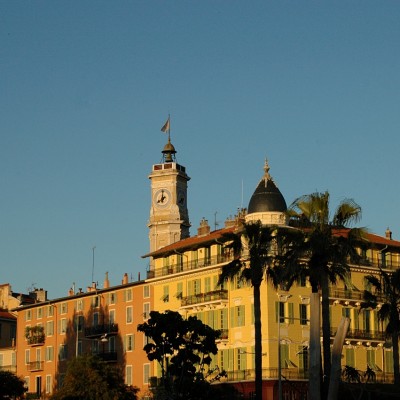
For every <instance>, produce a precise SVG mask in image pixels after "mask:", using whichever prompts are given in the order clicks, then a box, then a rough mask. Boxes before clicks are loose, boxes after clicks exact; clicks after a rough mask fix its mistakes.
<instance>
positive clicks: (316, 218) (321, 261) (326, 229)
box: [280, 192, 365, 400]
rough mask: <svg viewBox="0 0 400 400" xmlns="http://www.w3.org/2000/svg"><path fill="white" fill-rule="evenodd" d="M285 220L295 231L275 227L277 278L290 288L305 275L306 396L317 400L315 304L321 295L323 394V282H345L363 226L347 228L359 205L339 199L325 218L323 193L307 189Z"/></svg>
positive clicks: (326, 324) (326, 344) (326, 331)
mask: <svg viewBox="0 0 400 400" xmlns="http://www.w3.org/2000/svg"><path fill="white" fill-rule="evenodd" d="M288 213H289V216H290V217H291V223H292V225H293V226H294V227H297V228H299V229H286V230H280V240H281V246H282V249H283V251H282V252H281V254H280V264H281V267H280V269H281V272H282V279H283V280H284V281H286V282H287V284H288V286H289V287H290V286H291V285H292V284H293V283H295V282H296V281H297V282H299V281H300V280H303V279H304V278H308V279H309V282H310V285H311V292H312V294H311V299H310V308H311V309H310V314H311V321H310V369H309V370H310V382H311V381H312V382H313V384H312V385H310V398H311V400H314V399H318V398H319V397H320V393H318V391H319V390H318V386H319V384H318V382H320V380H321V379H320V378H321V377H320V364H319V360H320V344H319V326H320V323H319V313H320V310H319V307H320V293H321V297H322V336H323V356H324V357H323V359H324V376H325V377H326V378H325V379H324V393H325V394H327V392H328V386H329V381H328V379H329V377H330V370H331V350H330V320H329V284H330V283H331V284H335V283H336V282H337V280H338V279H340V280H344V281H346V279H347V277H348V273H349V270H350V265H349V262H352V263H357V262H358V261H359V259H360V256H359V255H358V253H357V245H359V244H360V241H361V240H362V239H363V236H364V232H365V231H364V229H362V228H352V229H350V228H349V225H351V224H352V223H354V222H357V221H358V220H359V219H360V217H361V207H360V206H359V205H358V204H356V203H355V202H354V201H353V200H349V199H346V200H344V201H342V202H341V203H340V204H339V206H338V207H337V209H336V210H335V212H334V214H333V217H332V219H330V209H329V193H328V192H324V193H312V194H309V195H305V196H302V197H299V198H298V199H296V200H295V201H294V202H293V203H292V205H291V206H290V207H289V210H288Z"/></svg>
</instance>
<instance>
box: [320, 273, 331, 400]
mask: <svg viewBox="0 0 400 400" xmlns="http://www.w3.org/2000/svg"><path fill="white" fill-rule="evenodd" d="M321 293H322V344H323V354H324V379H323V393H324V397H326V396H327V394H328V391H329V378H330V376H331V324H330V315H329V314H330V312H329V311H330V310H329V282H328V277H327V276H326V275H325V274H323V275H322V276H321Z"/></svg>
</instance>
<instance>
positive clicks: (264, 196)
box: [247, 162, 287, 214]
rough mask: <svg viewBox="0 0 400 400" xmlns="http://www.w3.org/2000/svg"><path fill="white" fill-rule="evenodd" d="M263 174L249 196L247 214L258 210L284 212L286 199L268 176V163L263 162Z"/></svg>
mask: <svg viewBox="0 0 400 400" xmlns="http://www.w3.org/2000/svg"><path fill="white" fill-rule="evenodd" d="M264 170H265V175H264V177H263V178H262V179H261V181H260V183H259V184H258V186H257V188H256V190H255V191H254V193H253V196H251V199H250V202H249V207H248V210H247V213H248V214H252V213H258V212H268V211H269V212H274V211H277V212H284V211H286V210H287V206H286V201H285V199H284V197H283V196H282V193H281V192H280V190H279V189H278V188H277V187H276V185H275V182H274V181H273V180H272V178H271V177H270V175H269V173H268V171H269V166H268V163H267V162H265V167H264Z"/></svg>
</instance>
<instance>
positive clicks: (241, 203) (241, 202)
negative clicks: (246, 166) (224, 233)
mask: <svg viewBox="0 0 400 400" xmlns="http://www.w3.org/2000/svg"><path fill="white" fill-rule="evenodd" d="M240 209H241V210H243V179H242V198H241V201H240Z"/></svg>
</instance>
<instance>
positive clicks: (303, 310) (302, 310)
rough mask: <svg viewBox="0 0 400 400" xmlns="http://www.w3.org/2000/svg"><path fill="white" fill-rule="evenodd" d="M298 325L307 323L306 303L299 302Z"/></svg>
mask: <svg viewBox="0 0 400 400" xmlns="http://www.w3.org/2000/svg"><path fill="white" fill-rule="evenodd" d="M299 315H300V325H307V322H308V321H307V319H308V318H307V304H299Z"/></svg>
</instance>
